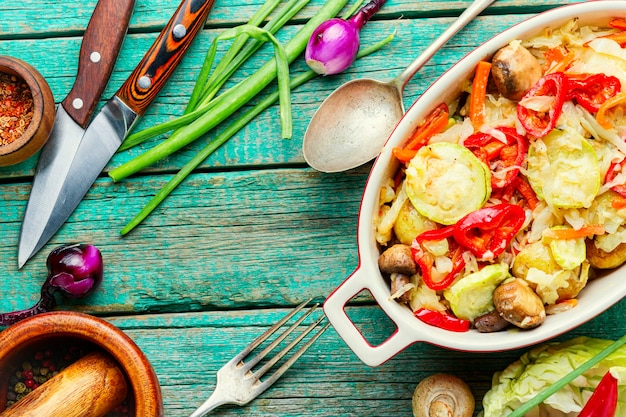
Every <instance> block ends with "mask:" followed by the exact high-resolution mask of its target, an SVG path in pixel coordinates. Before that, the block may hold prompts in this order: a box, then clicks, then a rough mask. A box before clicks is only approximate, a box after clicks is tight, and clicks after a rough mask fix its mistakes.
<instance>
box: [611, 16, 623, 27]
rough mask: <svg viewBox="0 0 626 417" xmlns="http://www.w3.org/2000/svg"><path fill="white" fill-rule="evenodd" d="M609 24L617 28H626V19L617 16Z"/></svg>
mask: <svg viewBox="0 0 626 417" xmlns="http://www.w3.org/2000/svg"><path fill="white" fill-rule="evenodd" d="M609 26H610V27H612V28H615V29H621V30H626V19H624V18H623V17H616V18H614V19H612V20H611V21H610V22H609Z"/></svg>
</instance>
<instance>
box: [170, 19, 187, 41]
mask: <svg viewBox="0 0 626 417" xmlns="http://www.w3.org/2000/svg"><path fill="white" fill-rule="evenodd" d="M186 34H187V28H186V27H185V25H182V24H180V23H179V24H177V25H176V26H174V29H173V30H172V35H173V36H174V40H175V41H180V40H181V39H182V38H184V37H185V35H186Z"/></svg>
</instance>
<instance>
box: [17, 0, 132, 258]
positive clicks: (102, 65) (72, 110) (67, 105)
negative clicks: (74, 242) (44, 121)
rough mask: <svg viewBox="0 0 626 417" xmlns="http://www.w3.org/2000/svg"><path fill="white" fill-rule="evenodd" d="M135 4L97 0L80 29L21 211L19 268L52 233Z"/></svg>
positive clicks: (115, 0)
mask: <svg viewBox="0 0 626 417" xmlns="http://www.w3.org/2000/svg"><path fill="white" fill-rule="evenodd" d="M134 7H135V0H99V2H98V4H97V5H96V7H95V8H94V11H93V14H92V16H91V19H90V20H89V23H88V25H87V27H86V29H85V33H84V36H83V40H82V43H81V47H80V52H79V58H78V71H77V74H76V80H75V82H74V86H73V87H72V89H71V90H70V92H69V93H68V95H67V97H65V99H64V100H63V101H62V102H61V103H59V105H58V106H57V112H56V116H55V122H54V125H53V128H52V132H51V133H50V137H49V138H48V141H47V142H46V144H45V145H44V147H43V149H42V151H41V154H40V156H39V161H38V163H37V168H36V170H35V178H34V181H33V186H32V189H31V193H30V197H29V200H28V203H27V206H26V211H25V213H24V219H23V221H22V228H21V232H20V239H19V245H18V246H19V249H18V268H21V267H22V266H23V265H24V264H25V263H26V261H27V260H28V259H30V258H31V257H32V256H33V255H34V254H35V253H37V252H38V251H39V250H40V249H41V248H42V247H43V246H44V245H45V244H46V242H47V241H48V240H49V239H50V238H51V237H52V236H53V235H54V233H55V232H56V230H52V229H51V228H50V227H49V226H48V221H47V220H48V219H49V218H50V216H51V215H52V208H53V207H54V204H55V202H56V201H57V200H58V199H59V197H60V191H61V186H62V184H63V180H64V179H65V178H66V176H67V174H68V172H69V168H70V163H71V161H72V159H73V158H74V155H75V153H76V151H77V150H78V144H79V142H80V140H81V139H82V137H83V134H84V132H85V128H86V127H87V124H88V123H89V120H90V119H91V116H92V114H93V112H94V110H95V109H96V107H97V105H98V102H99V101H100V98H101V97H102V93H103V91H104V89H105V88H106V85H107V83H108V81H109V78H110V76H111V73H112V71H113V67H114V66H115V62H116V60H117V57H118V54H119V51H120V49H121V47H122V43H123V41H124V37H125V36H126V32H127V31H128V24H129V21H130V18H131V16H132V14H133V9H134Z"/></svg>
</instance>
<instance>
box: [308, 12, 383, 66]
mask: <svg viewBox="0 0 626 417" xmlns="http://www.w3.org/2000/svg"><path fill="white" fill-rule="evenodd" d="M385 1H386V0H372V1H370V2H369V3H368V4H366V5H365V6H363V7H362V8H361V9H360V10H359V11H358V12H357V13H356V14H355V15H354V16H353V17H351V18H350V19H348V20H345V19H340V18H333V19H329V20H327V21H325V22H323V23H322V24H321V25H319V26H318V27H317V28H316V29H315V30H314V31H313V33H312V34H311V38H310V39H309V42H308V43H307V46H306V49H305V51H304V59H305V60H306V63H307V65H308V66H309V68H311V69H312V70H313V71H315V72H316V73H318V74H321V75H333V74H338V73H340V72H342V71H344V70H345V69H347V68H348V67H350V65H352V63H353V62H354V60H355V59H356V55H357V53H358V52H359V46H360V31H361V28H362V27H363V26H364V25H365V23H367V21H368V20H369V19H370V18H371V17H372V16H373V15H374V14H375V13H376V12H377V11H378V10H379V9H380V8H381V7H382V5H383V4H384V3H385Z"/></svg>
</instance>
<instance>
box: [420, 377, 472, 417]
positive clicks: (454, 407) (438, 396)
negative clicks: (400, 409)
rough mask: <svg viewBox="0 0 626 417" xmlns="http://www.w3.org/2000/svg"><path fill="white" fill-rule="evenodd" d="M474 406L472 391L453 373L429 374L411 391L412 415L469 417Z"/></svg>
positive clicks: (424, 416)
mask: <svg viewBox="0 0 626 417" xmlns="http://www.w3.org/2000/svg"><path fill="white" fill-rule="evenodd" d="M474 406H475V402H474V396H473V395H472V391H471V390H470V388H469V387H468V386H467V384H466V383H465V382H464V381H463V380H462V379H460V378H458V377H456V376H454V375H449V374H434V375H430V376H429V377H427V378H425V379H423V380H422V381H420V383H419V384H417V387H416V388H415V391H414V392H413V416H414V417H471V416H472V415H473V414H474Z"/></svg>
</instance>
